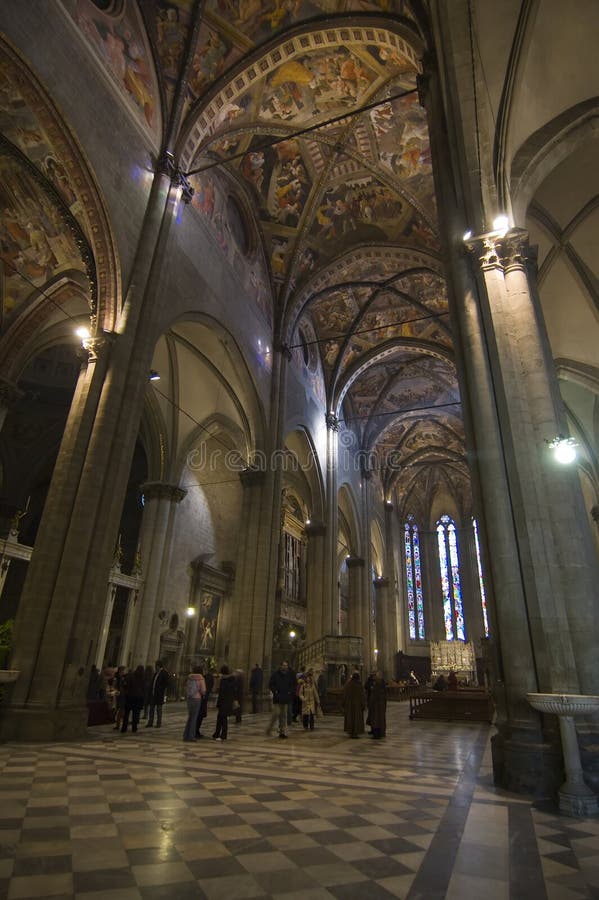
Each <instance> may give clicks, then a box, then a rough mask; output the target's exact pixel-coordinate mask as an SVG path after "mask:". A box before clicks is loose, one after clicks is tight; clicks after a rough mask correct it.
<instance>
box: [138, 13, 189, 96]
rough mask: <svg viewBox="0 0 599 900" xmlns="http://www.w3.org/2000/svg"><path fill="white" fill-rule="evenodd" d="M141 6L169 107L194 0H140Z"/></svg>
mask: <svg viewBox="0 0 599 900" xmlns="http://www.w3.org/2000/svg"><path fill="white" fill-rule="evenodd" d="M142 5H143V8H144V11H145V13H146V21H147V22H148V23H149V26H150V29H151V33H152V36H153V39H154V42H155V44H156V52H157V54H158V60H159V63H160V73H161V75H162V79H163V82H164V87H165V91H166V95H167V99H168V105H169V106H170V104H171V103H172V99H173V96H174V92H175V87H176V85H177V80H178V77H179V70H180V67H181V64H182V62H183V54H184V52H185V45H186V42H187V37H188V33H189V25H190V19H191V12H192V8H193V5H194V4H193V0H142ZM152 26H153V27H152Z"/></svg>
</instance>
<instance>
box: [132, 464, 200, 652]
mask: <svg viewBox="0 0 599 900" xmlns="http://www.w3.org/2000/svg"><path fill="white" fill-rule="evenodd" d="M141 491H142V493H143V498H144V512H143V519H142V523H141V533H140V547H141V549H140V555H141V559H142V561H143V566H144V586H143V591H142V595H141V600H140V608H139V612H138V614H137V617H136V618H137V621H136V623H135V632H134V634H135V637H134V641H133V652H132V659H133V660H134V661H135V662H136V663H142V664H144V665H148V664H149V665H153V664H154V662H155V661H156V660H157V659H158V651H159V649H160V630H161V627H162V628H163V627H164V626H163V625H161V622H160V620H159V618H158V611H159V609H161V607H163V606H166V607H167V608H168V607H169V606H170V602H171V601H170V598H169V597H167V596H166V594H165V591H166V590H167V585H166V584H165V578H166V574H167V572H168V567H169V561H170V554H171V549H172V535H173V531H174V527H173V526H174V516H175V512H176V508H177V504H179V503H180V502H181V500H183V498H184V497H185V495H186V494H187V491H185V490H183V489H182V488H180V487H178V486H177V485H175V484H165V483H163V482H160V481H151V482H147V483H146V484H143V485H141Z"/></svg>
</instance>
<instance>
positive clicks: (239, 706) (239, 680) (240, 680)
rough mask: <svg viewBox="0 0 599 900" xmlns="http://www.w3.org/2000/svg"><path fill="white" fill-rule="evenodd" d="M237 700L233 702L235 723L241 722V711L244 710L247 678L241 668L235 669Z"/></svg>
mask: <svg viewBox="0 0 599 900" xmlns="http://www.w3.org/2000/svg"><path fill="white" fill-rule="evenodd" d="M233 675H234V676H235V702H234V704H233V712H234V713H235V724H236V725H240V724H241V713H242V710H243V695H244V693H245V684H244V682H245V679H244V677H243V671H242V670H241V669H235V671H234V672H233Z"/></svg>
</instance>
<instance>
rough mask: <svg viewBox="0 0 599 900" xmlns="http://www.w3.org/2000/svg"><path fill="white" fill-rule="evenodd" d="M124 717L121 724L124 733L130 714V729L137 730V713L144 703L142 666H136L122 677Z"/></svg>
mask: <svg viewBox="0 0 599 900" xmlns="http://www.w3.org/2000/svg"><path fill="white" fill-rule="evenodd" d="M124 688H125V717H124V719H123V724H122V725H121V732H122V733H123V734H124V733H125V732H126V731H127V728H128V725H129V715H131V731H137V726H138V724H139V714H140V713H141V710H142V708H143V705H144V667H143V666H138V667H137V668H136V670H135V671H134V672H128V673H127V675H125V678H124Z"/></svg>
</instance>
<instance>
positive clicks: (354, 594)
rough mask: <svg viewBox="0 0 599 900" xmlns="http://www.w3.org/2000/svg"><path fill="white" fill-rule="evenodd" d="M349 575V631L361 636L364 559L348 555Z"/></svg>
mask: <svg viewBox="0 0 599 900" xmlns="http://www.w3.org/2000/svg"><path fill="white" fill-rule="evenodd" d="M346 563H347V572H348V576H349V585H348V587H349V608H348V615H347V633H348V634H351V635H354V636H358V637H359V636H360V635H361V634H362V606H363V599H362V588H363V581H364V579H363V571H364V560H363V559H362V558H361V557H359V556H348V558H347V559H346Z"/></svg>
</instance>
